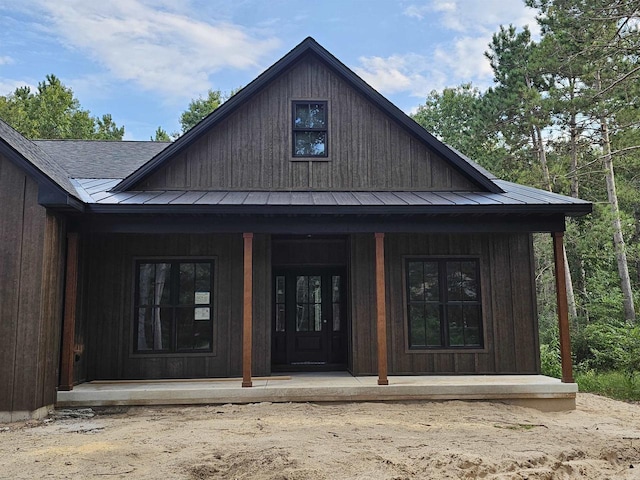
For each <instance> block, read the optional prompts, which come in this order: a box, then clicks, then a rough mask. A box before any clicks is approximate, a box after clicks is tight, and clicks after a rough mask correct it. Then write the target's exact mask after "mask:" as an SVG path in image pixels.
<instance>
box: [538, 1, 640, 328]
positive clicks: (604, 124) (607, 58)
mask: <svg viewBox="0 0 640 480" xmlns="http://www.w3.org/2000/svg"><path fill="white" fill-rule="evenodd" d="M527 4H528V5H529V6H531V7H534V8H538V9H539V10H540V12H541V15H540V16H539V23H540V24H541V26H542V31H543V35H544V36H545V37H549V38H553V37H557V38H558V39H559V40H560V41H556V42H554V43H555V46H556V47H557V52H558V53H560V54H561V55H560V56H561V57H562V60H563V61H564V63H567V64H570V65H571V67H572V72H574V74H575V76H576V78H577V80H578V82H579V84H580V85H583V86H584V87H585V88H584V89H583V90H582V92H581V93H582V97H583V99H585V100H586V101H585V103H584V104H583V108H584V110H583V111H582V112H581V114H582V115H584V116H585V117H586V118H587V119H588V120H589V121H590V124H591V127H592V131H593V139H594V141H595V142H597V144H596V145H597V148H598V149H599V150H600V156H599V159H600V160H601V161H602V166H603V170H604V172H603V173H604V178H605V183H606V194H607V200H608V202H609V205H610V210H611V215H612V220H611V222H612V228H613V243H614V246H615V252H616V259H617V265H618V275H619V278H620V285H621V289H622V293H623V297H624V302H623V304H624V315H625V318H626V320H627V321H628V322H634V321H635V306H634V301H633V290H632V286H631V279H630V275H629V269H628V261H627V247H626V242H625V239H624V232H623V228H622V222H621V216H622V215H621V211H620V207H619V201H618V192H617V186H616V176H615V171H614V159H615V158H616V157H620V156H623V155H624V154H626V153H628V152H630V151H633V150H635V149H640V144H636V145H627V146H625V147H624V148H622V149H618V150H616V149H615V148H614V142H615V139H614V138H613V137H615V136H616V134H619V133H621V132H623V131H625V130H628V129H635V130H637V128H638V125H639V123H638V120H639V119H638V118H637V117H636V118H635V121H632V122H631V123H628V122H624V121H621V119H622V118H625V113H627V112H628V111H629V108H628V106H629V104H630V103H637V101H638V94H637V91H638V88H637V82H638V79H639V78H640V65H638V52H639V51H640V35H639V29H638V17H639V5H638V2H637V1H635V2H634V1H628V0H613V1H611V0H578V1H576V0H527ZM625 123H626V125H625ZM596 145H594V147H595V146H596ZM576 169H577V166H576ZM576 189H577V185H576Z"/></svg>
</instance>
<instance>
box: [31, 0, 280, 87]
mask: <svg viewBox="0 0 640 480" xmlns="http://www.w3.org/2000/svg"><path fill="white" fill-rule="evenodd" d="M34 1H35V3H36V5H37V6H38V7H39V9H40V11H41V12H43V13H44V14H45V15H47V22H48V23H49V25H52V26H51V29H52V30H53V32H54V33H56V34H57V35H58V36H59V37H60V38H61V39H62V42H63V43H65V44H67V45H68V46H69V47H71V48H74V49H77V50H79V51H82V52H84V53H86V54H87V55H89V56H90V57H91V58H93V59H94V60H95V61H96V62H98V63H100V64H101V65H103V66H104V67H105V68H106V69H107V70H108V71H109V72H110V73H111V74H112V75H113V76H114V77H115V78H117V79H119V80H124V81H133V82H135V83H137V84H138V85H140V86H141V87H142V88H144V89H146V90H153V91H157V92H160V93H163V94H166V95H170V96H172V97H178V98H191V97H192V96H193V92H197V91H206V90H207V89H208V88H210V87H211V83H210V81H209V76H210V75H211V74H212V73H214V72H216V71H218V70H220V69H225V68H234V69H247V68H253V67H257V66H260V63H261V60H262V58H263V57H264V55H265V54H267V53H269V52H270V51H272V50H273V49H274V48H276V47H277V46H278V45H279V41H278V40H277V39H275V38H264V39H261V38H255V37H254V36H252V35H251V33H250V32H248V31H247V30H245V29H244V28H242V27H240V26H238V25H234V24H231V23H223V22H219V23H208V22H205V21H202V20H200V19H198V13H197V12H189V11H187V4H185V3H182V2H173V1H167V0H110V1H108V2H87V1H85V0H71V1H65V2H50V1H49V0H34Z"/></svg>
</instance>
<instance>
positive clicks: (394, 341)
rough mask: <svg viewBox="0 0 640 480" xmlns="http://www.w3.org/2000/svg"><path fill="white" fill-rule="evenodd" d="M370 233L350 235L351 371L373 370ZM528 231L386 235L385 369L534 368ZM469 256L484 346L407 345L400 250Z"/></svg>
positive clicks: (410, 371) (528, 370)
mask: <svg viewBox="0 0 640 480" xmlns="http://www.w3.org/2000/svg"><path fill="white" fill-rule="evenodd" d="M374 247H375V246H374V238H373V235H372V234H368V235H356V236H353V237H352V241H351V275H352V281H351V289H352V290H351V305H352V309H351V315H352V326H353V327H352V328H353V332H352V344H353V365H352V371H353V373H354V374H358V375H361V374H374V373H376V371H377V363H376V359H377V357H376V350H375V345H376V328H375V326H376V324H375V302H373V301H372V298H375V269H374V261H375V248H374ZM532 248H533V247H532V243H531V236H530V235H528V234H492V235H480V234H478V235H417V234H416V235H408V234H387V235H386V236H385V266H386V283H387V286H386V296H387V321H388V323H387V325H388V327H387V328H388V351H389V357H388V361H389V374H491V373H494V374H495V373H498V374H509V373H521V374H522V373H532V374H535V373H540V359H539V344H538V323H537V313H536V301H535V284H534V265H533V261H532ZM407 255H410V256H417V255H440V256H455V255H472V256H477V257H478V258H479V259H480V269H481V271H480V277H481V278H480V283H481V294H482V317H483V324H484V325H483V326H484V343H485V346H484V349H482V351H474V352H464V351H460V352H452V351H451V350H449V351H447V352H437V351H426V352H425V351H415V350H413V351H409V350H408V349H407V347H406V338H407V322H406V319H405V307H404V304H405V292H404V287H403V285H404V278H403V263H404V260H403V257H404V256H407Z"/></svg>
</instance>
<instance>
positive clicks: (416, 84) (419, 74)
mask: <svg viewBox="0 0 640 480" xmlns="http://www.w3.org/2000/svg"><path fill="white" fill-rule="evenodd" d="M359 61H360V66H358V67H355V68H354V71H355V72H356V73H357V74H358V75H360V76H361V77H362V78H363V79H364V81H366V82H367V83H369V84H370V85H371V86H372V87H373V88H375V89H376V90H378V91H380V92H381V93H384V94H393V93H398V92H409V93H410V94H411V95H412V96H416V97H426V95H427V94H428V93H429V92H430V91H431V90H433V89H439V88H442V87H443V86H444V85H445V83H444V80H445V79H446V76H445V75H444V73H443V72H442V71H440V70H438V69H437V68H434V66H433V62H430V61H429V59H428V58H427V57H425V56H423V55H417V54H414V53H410V54H406V55H392V56H390V57H387V58H382V57H360V58H359Z"/></svg>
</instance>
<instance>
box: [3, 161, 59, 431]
mask: <svg viewBox="0 0 640 480" xmlns="http://www.w3.org/2000/svg"><path fill="white" fill-rule="evenodd" d="M0 206H1V207H0V208H1V209H2V214H1V215H0V417H4V416H7V415H11V417H7V418H8V419H9V420H12V419H18V418H26V417H28V416H29V414H30V412H34V411H36V410H38V409H40V408H41V407H45V406H50V405H53V404H54V403H55V395H56V385H57V383H58V360H59V357H60V353H59V347H60V331H61V326H62V300H63V276H64V263H63V262H64V256H65V254H64V248H65V235H66V233H65V222H64V220H62V219H60V218H59V217H57V216H55V215H53V214H51V213H49V212H47V210H46V209H45V208H43V207H42V206H40V205H39V204H38V185H37V183H36V182H35V181H34V180H33V179H32V178H31V177H30V176H29V175H27V174H26V173H25V172H24V171H22V170H21V169H20V168H18V167H17V166H15V165H14V164H13V163H11V162H10V161H9V160H7V159H5V158H4V157H2V156H0ZM7 412H13V413H11V414H9V413H7Z"/></svg>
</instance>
